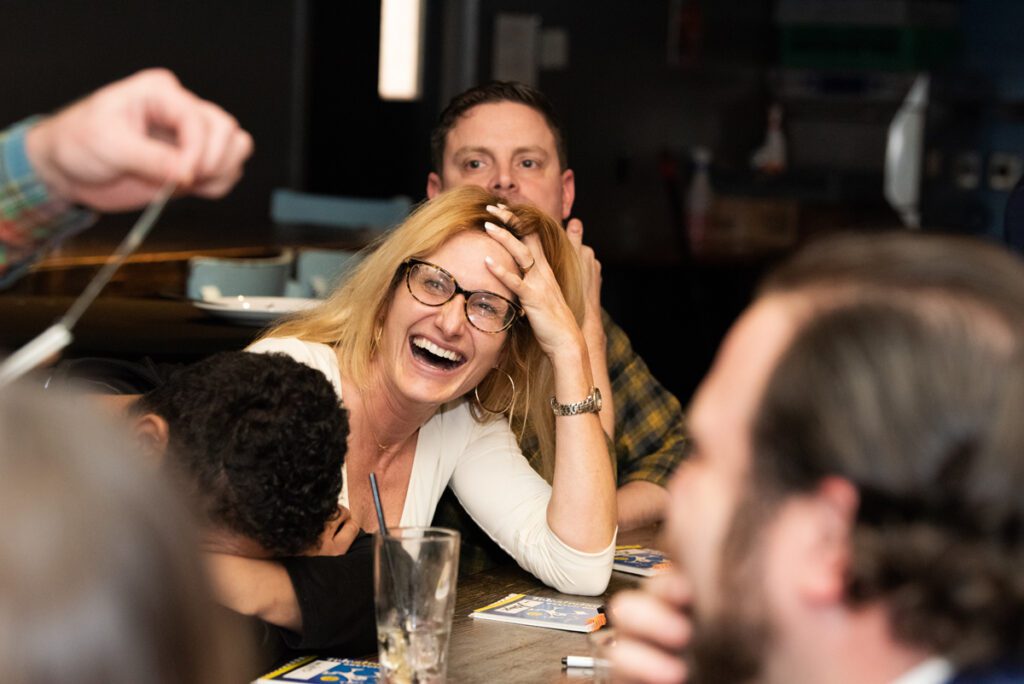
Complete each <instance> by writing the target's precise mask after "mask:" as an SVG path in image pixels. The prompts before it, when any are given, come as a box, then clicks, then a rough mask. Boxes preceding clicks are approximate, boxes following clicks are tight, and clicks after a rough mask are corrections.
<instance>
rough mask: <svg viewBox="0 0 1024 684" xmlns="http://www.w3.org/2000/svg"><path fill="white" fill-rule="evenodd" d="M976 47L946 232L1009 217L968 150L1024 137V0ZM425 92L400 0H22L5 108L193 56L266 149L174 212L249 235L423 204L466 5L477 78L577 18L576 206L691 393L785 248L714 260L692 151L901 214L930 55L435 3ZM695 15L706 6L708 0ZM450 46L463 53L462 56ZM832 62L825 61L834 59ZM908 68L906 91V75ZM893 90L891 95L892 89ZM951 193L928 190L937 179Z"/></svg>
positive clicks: (15, 3)
mask: <svg viewBox="0 0 1024 684" xmlns="http://www.w3.org/2000/svg"><path fill="white" fill-rule="evenodd" d="M955 4H956V7H957V8H958V10H959V20H958V23H957V26H956V32H957V36H958V38H957V39H958V41H959V45H958V48H957V51H956V53H955V54H954V55H952V56H951V58H950V59H949V60H947V62H946V63H943V64H941V65H940V64H938V63H935V64H932V65H929V66H928V67H927V68H928V69H929V70H930V71H932V72H933V74H934V76H935V80H934V83H935V88H934V92H935V107H934V111H935V117H934V120H933V121H932V124H934V125H933V126H932V129H933V132H932V133H930V137H929V146H930V147H931V148H934V149H935V150H938V151H939V152H942V153H944V155H945V156H944V159H946V160H947V161H946V163H945V166H942V168H941V169H940V171H939V172H938V173H937V175H935V176H934V177H933V178H931V179H929V180H928V181H927V182H926V188H925V189H926V192H930V193H931V197H932V198H941V200H942V202H940V203H939V204H936V203H935V202H932V204H933V205H934V207H933V208H936V207H937V210H935V211H932V213H931V216H932V217H933V218H935V222H936V224H942V227H943V228H945V229H954V230H969V231H973V232H979V233H983V234H989V235H995V234H996V233H997V232H998V227H999V226H1000V225H1001V218H1002V215H1001V210H1002V205H1003V204H1004V203H1005V197H1006V193H1005V191H991V190H990V189H988V188H986V187H980V188H977V189H975V190H971V191H968V190H962V189H958V188H956V187H954V186H953V185H951V184H950V183H951V181H950V178H951V171H950V169H952V168H953V166H952V162H951V161H949V160H951V159H953V158H955V157H956V155H957V154H959V153H960V152H961V151H963V150H965V149H968V150H974V151H977V152H978V154H979V155H980V157H981V159H982V160H983V163H984V161H985V160H987V159H988V158H989V156H990V155H991V153H992V152H993V151H1009V152H1012V153H1017V154H1024V114H1022V112H1024V106H1021V104H1020V103H1022V102H1024V99H1022V93H1024V54H1022V52H1024V49H1022V48H1020V47H1019V43H1020V41H1019V40H1017V32H1018V31H1017V27H1019V26H1020V21H1018V19H1021V18H1022V16H1021V13H1022V11H1024V10H1022V7H1024V6H1022V4H1021V3H1019V2H1016V1H1015V0H963V2H959V3H955ZM427 6H428V20H427V31H426V35H427V45H426V49H425V58H426V65H425V77H424V94H423V98H422V99H421V100H420V101H419V102H416V103H389V102H382V101H381V100H379V98H378V97H377V94H376V74H377V50H378V33H379V3H377V2H374V1H371V0H360V1H357V2H337V1H336V0H256V1H245V2H243V1H242V0H217V1H214V2H210V1H209V0H206V1H204V2H200V1H199V0H175V1H173V2H172V1H170V0H149V1H147V2H144V3H142V2H137V3H125V2H118V3H115V2H108V1H104V0H94V1H92V2H76V1H72V0H65V1H57V0H51V1H48V2H42V1H40V0H5V2H3V3H2V4H0V59H2V61H3V63H4V65H5V67H6V68H5V74H4V77H3V85H4V88H3V91H2V95H0V121H2V122H12V121H15V120H18V119H19V118H21V117H23V116H25V115H27V114H30V113H35V112H44V111H47V110H50V109H52V108H54V107H56V106H58V105H59V104H60V103H63V102H66V101H67V100H69V99H70V98H73V97H76V96H78V95H81V94H83V93H85V92H88V91H89V90H91V89H93V88H95V87H97V86H99V85H100V84H103V83H105V82H109V81H111V80H114V79H116V78H119V77H121V76H124V75H126V74H128V73H131V72H132V71H134V70H136V69H139V68H143V67H146V66H153V65H162V66H167V67H169V68H171V69H173V70H174V71H175V72H176V73H177V74H178V75H179V76H180V78H181V79H182V81H183V82H184V83H185V84H186V85H187V86H188V87H190V88H192V89H193V90H195V91H196V92H198V93H199V94H200V95H202V96H204V97H207V98H209V99H212V100H214V101H216V102H218V103H220V104H222V105H223V106H224V107H225V108H226V109H228V110H229V111H231V112H232V113H234V114H236V115H237V117H238V118H239V119H240V121H241V122H242V123H243V125H244V126H245V127H246V128H248V129H249V130H250V131H251V132H252V133H253V135H254V137H255V139H256V154H255V155H254V157H253V159H252V161H251V163H250V164H249V166H248V168H247V173H246V176H245V178H244V180H243V181H242V183H240V185H239V186H238V188H237V189H236V190H235V191H234V192H233V193H232V195H231V196H229V197H228V198H227V199H225V200H224V201H220V202H205V201H200V200H191V201H183V202H177V203H175V204H174V205H173V206H172V207H171V208H170V216H169V217H168V221H167V223H168V224H173V223H174V222H175V221H177V222H179V223H180V222H181V221H189V222H193V223H195V224H196V225H204V226H208V227H209V230H211V231H223V232H229V233H230V232H232V231H234V233H236V234H242V232H243V231H245V230H247V229H249V227H251V226H252V225H253V224H254V223H257V222H258V223H260V224H261V225H264V224H269V218H268V204H269V194H270V191H271V190H272V189H273V188H275V187H280V186H291V187H295V188H299V189H306V190H311V191H314V192H321V193H327V194H338V195H354V196H366V197H388V196H392V195H397V194H404V195H408V196H410V197H412V198H414V199H417V200H418V199H420V198H422V196H423V190H424V181H425V175H426V173H427V171H428V170H429V153H428V144H427V138H428V134H429V131H430V129H431V127H432V125H433V122H434V120H435V118H436V116H437V114H438V112H439V111H440V109H441V108H442V107H443V105H444V103H445V101H446V99H447V97H448V95H449V94H450V93H449V92H448V90H446V89H450V87H451V82H452V77H451V68H450V67H451V64H450V62H451V60H452V55H453V54H458V51H457V50H456V49H455V47H453V46H456V45H457V43H458V38H459V35H458V32H453V30H452V22H451V16H452V15H453V14H455V15H457V14H458V13H459V12H461V11H463V10H465V8H466V7H470V8H472V9H473V10H474V11H473V12H472V13H470V14H469V15H468V16H470V17H471V23H472V24H473V29H474V31H473V32H472V33H473V34H474V35H476V40H475V51H474V54H475V55H476V58H475V59H473V60H471V61H472V64H462V65H461V66H462V67H466V69H464V70H465V71H468V72H469V73H473V74H475V76H476V80H487V79H489V78H490V77H491V75H492V73H493V67H494V64H493V60H492V54H493V50H494V27H495V22H496V20H497V18H498V16H499V14H501V13H509V12H513V13H529V14H534V15H537V16H538V17H539V20H540V22H541V26H542V27H543V28H557V29H563V30H564V31H565V34H566V36H567V37H568V53H567V54H568V61H567V64H566V65H565V66H564V67H562V68H557V69H547V70H541V71H540V72H539V74H538V80H537V85H538V86H539V87H540V88H541V89H542V90H544V91H545V92H546V93H547V94H548V95H549V96H550V98H551V99H552V100H553V102H554V103H555V106H556V108H557V109H558V110H559V111H560V113H561V115H562V118H563V120H564V123H565V126H566V129H567V131H568V138H569V149H570V159H571V164H572V166H573V168H574V169H575V171H576V173H577V186H578V199H577V204H576V207H575V211H574V213H575V214H576V215H577V216H579V217H580V218H581V219H583V221H584V223H585V226H586V234H587V241H588V242H589V243H590V244H592V245H593V246H594V247H595V248H596V249H597V251H598V255H599V257H600V258H601V259H602V262H603V263H604V266H605V270H604V274H605V287H604V299H605V302H606V307H607V308H608V309H609V310H610V311H611V312H612V314H613V316H614V317H615V318H616V319H617V320H618V321H619V322H620V324H621V325H622V326H623V327H624V328H625V329H626V330H627V332H628V333H629V334H630V336H631V338H632V339H633V342H634V344H635V346H636V347H637V348H638V349H639V350H640V351H641V353H642V354H643V355H644V357H645V358H647V360H648V362H649V363H650V365H651V367H652V368H653V369H654V371H655V374H656V375H657V376H658V377H659V378H661V379H663V381H664V382H665V384H666V385H667V386H669V387H670V389H673V390H674V391H676V393H677V394H678V395H679V396H680V398H682V399H684V400H686V399H687V398H688V397H689V395H690V393H691V391H692V389H693V387H694V386H695V384H696V382H697V380H698V379H699V377H700V376H701V374H702V373H703V372H704V371H705V369H706V367H707V365H708V363H709V362H710V359H711V356H712V353H713V350H714V348H715V346H716V345H717V343H718V341H719V339H720V337H721V335H722V333H723V331H724V330H725V329H726V327H727V326H728V324H729V323H730V322H731V321H732V319H733V318H734V316H735V315H736V313H737V312H738V311H739V310H740V309H741V308H742V306H743V305H744V303H745V302H746V301H747V299H748V298H749V295H750V292H751V288H752V286H753V284H754V283H755V282H756V279H757V278H758V276H759V275H760V273H761V272H762V271H763V269H764V268H766V267H767V266H768V265H770V264H771V263H772V262H773V261H774V260H776V259H777V258H779V256H780V253H779V252H772V253H758V254H734V255H724V256H723V255H719V257H718V258H710V259H708V258H705V259H696V260H694V259H691V258H690V256H689V255H688V253H687V250H686V243H685V240H684V238H683V236H684V228H683V226H684V223H683V219H682V216H683V214H684V212H685V207H684V203H683V199H684V196H685V189H686V186H687V183H688V180H689V174H690V162H689V155H690V150H691V148H692V147H693V146H695V145H698V144H699V145H706V146H708V147H709V148H710V149H711V150H712V151H713V153H714V159H715V161H714V164H713V168H712V181H713V185H714V187H715V189H716V191H718V192H719V193H721V194H722V195H727V194H729V195H739V196H761V197H768V198H773V199H780V200H785V201H792V202H795V203H798V204H799V206H800V217H801V218H800V234H801V235H807V234H811V233H814V232H817V231H818V230H820V229H834V228H844V227H860V228H864V227H866V226H881V225H893V224H894V223H895V217H894V215H893V214H892V212H891V211H889V210H888V209H887V208H886V207H885V204H884V202H883V200H882V193H881V168H882V166H881V164H882V153H883V151H884V135H885V131H886V128H887V126H888V122H889V120H890V119H891V116H892V113H893V112H894V111H895V110H896V108H897V107H898V105H899V100H900V98H901V97H902V93H903V92H905V87H904V86H905V84H908V83H909V81H910V79H911V78H912V77H913V75H914V73H915V70H914V69H910V68H907V67H906V65H903V67H900V66H899V65H895V66H894V65H890V68H878V66H877V65H875V66H871V67H869V68H852V69H851V68H845V69H835V68H831V67H829V66H828V65H827V64H826V62H828V60H829V59H832V58H833V57H835V55H833V54H830V53H829V52H828V51H827V50H826V51H825V52H820V53H819V54H818V55H817V57H816V58H817V59H818V60H819V63H818V64H811V66H810V67H807V66H806V65H804V66H803V67H801V68H796V67H795V66H794V64H793V61H792V60H793V55H792V54H791V53H787V52H786V51H785V50H784V49H783V40H782V38H783V35H784V30H785V27H783V26H780V24H779V22H778V19H777V16H776V13H777V10H778V8H779V6H780V2H776V1H772V0H715V1H711V0H646V1H644V2H627V1H625V0H562V1H561V2H558V3H553V2H542V1H541V0H428V3H427ZM680 8H684V9H686V10H687V11H691V10H695V11H696V16H697V17H698V18H699V21H698V26H697V29H698V30H697V34H696V35H697V39H696V41H695V42H693V43H692V44H689V45H688V44H686V40H683V45H681V46H680V47H677V48H676V53H675V56H676V57H679V55H680V54H684V57H685V58H684V59H672V55H671V49H670V44H671V42H672V40H671V39H670V36H672V31H677V34H676V35H675V38H676V39H678V38H679V34H678V27H673V24H672V23H671V22H672V20H673V17H676V18H677V17H678V15H677V14H675V12H676V11H678V10H679V9H680ZM691 16H692V15H691ZM446 59H447V60H448V61H449V64H447V66H446V64H445V60H446ZM812 61H813V60H812ZM878 84H882V86H887V87H888V90H886V88H885V87H881V86H879V85H878ZM879 93H881V94H879ZM772 101H779V102H781V103H782V104H783V105H784V106H785V108H786V124H785V130H786V133H787V136H788V142H789V151H790V159H791V165H790V168H789V169H788V170H787V173H786V174H785V175H784V176H783V177H782V178H780V179H774V180H770V181H765V179H763V178H757V177H755V176H754V175H753V174H751V173H750V171H749V167H748V159H749V155H750V153H751V151H752V150H753V149H754V148H755V147H756V146H757V145H758V144H759V143H760V141H761V139H762V137H763V132H764V125H765V110H766V108H767V106H768V104H769V103H770V102H772ZM926 200H927V197H926Z"/></svg>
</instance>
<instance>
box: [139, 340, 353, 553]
mask: <svg viewBox="0 0 1024 684" xmlns="http://www.w3.org/2000/svg"><path fill="white" fill-rule="evenodd" d="M136 410H138V411H151V412H153V413H156V414H157V415H159V416H161V417H163V418H164V420H166V421H167V424H168V428H169V454H168V457H167V458H166V459H165V464H166V466H165V467H167V468H168V469H169V470H170V471H171V472H172V473H173V474H174V475H176V476H177V478H178V479H179V480H181V481H182V482H183V483H184V486H185V488H186V489H187V490H189V491H190V492H191V494H192V495H193V496H194V497H195V499H196V500H197V501H199V502H200V505H201V507H202V509H203V514H204V516H205V518H206V522H207V523H209V524H212V525H215V526H221V527H223V528H225V529H227V530H229V531H232V532H235V533H238V534H241V535H245V536H247V537H249V538H251V539H253V540H255V541H256V542H258V543H259V544H260V545H261V546H262V547H263V548H264V549H265V550H267V551H268V552H269V553H271V554H272V555H274V556H292V555H297V554H299V553H302V552H303V551H306V550H308V549H310V548H312V547H313V546H314V545H315V544H316V543H317V541H318V540H319V538H320V535H321V533H322V532H323V530H324V527H325V526H326V525H327V523H328V522H329V521H330V520H332V519H334V518H336V517H337V515H338V508H337V506H338V494H339V493H340V492H341V484H342V482H341V477H342V476H341V466H342V463H343V461H344V458H345V451H346V440H347V438H348V415H347V412H346V411H345V409H344V408H342V407H341V406H340V405H339V401H338V396H337V394H336V393H335V391H334V388H333V387H332V386H331V384H330V382H329V381H328V380H327V378H325V377H324V375H323V374H322V373H320V372H318V371H316V370H314V369H312V368H309V367H308V366H306V365H304V364H302V363H299V362H298V361H295V360H294V359H292V358H290V357H288V356H285V355H283V354H252V353H249V352H225V353H221V354H217V355H215V356H211V357H210V358H208V359H205V360H203V361H200V362H198V363H195V364H193V365H190V366H186V367H184V368H182V369H179V370H177V371H175V372H174V373H173V374H172V375H170V377H169V378H168V379H167V381H166V382H165V383H164V384H163V385H162V386H160V387H158V388H157V389H155V390H153V391H151V392H149V393H148V394H146V395H144V396H143V397H142V399H141V400H140V401H139V405H138V406H137V408H136Z"/></svg>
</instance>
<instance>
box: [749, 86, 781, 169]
mask: <svg viewBox="0 0 1024 684" xmlns="http://www.w3.org/2000/svg"><path fill="white" fill-rule="evenodd" d="M750 166H751V167H753V168H754V170H756V171H761V172H762V173H765V174H768V175H769V176H773V175H775V174H778V173H782V172H783V171H785V170H786V138H785V136H783V134H782V107H781V106H779V105H778V104H773V105H772V106H771V107H769V108H768V129H767V130H766V131H765V134H764V143H763V144H762V145H761V147H759V148H757V150H756V151H755V152H754V156H752V157H751V158H750Z"/></svg>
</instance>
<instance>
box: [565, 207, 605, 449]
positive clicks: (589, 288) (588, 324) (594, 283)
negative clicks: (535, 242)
mask: <svg viewBox="0 0 1024 684" xmlns="http://www.w3.org/2000/svg"><path fill="white" fill-rule="evenodd" d="M565 232H566V234H567V235H568V236H569V242H570V243H571V244H572V247H573V249H574V250H576V256H577V257H578V258H579V260H580V270H581V272H582V275H583V283H582V285H583V298H584V304H585V308H584V313H583V325H582V326H580V329H581V330H582V332H583V340H584V341H585V342H586V343H587V353H588V354H589V355H590V372H591V373H592V374H593V375H594V383H595V384H596V385H597V387H598V389H600V390H601V399H602V404H603V405H602V407H601V413H600V418H601V428H602V429H603V430H604V433H605V434H606V435H608V438H609V439H611V440H614V439H615V397H614V396H613V395H612V381H611V377H610V376H609V374H608V338H607V337H606V336H605V333H604V321H602V320H601V262H600V261H598V260H597V257H596V256H594V250H593V249H591V248H590V247H587V246H586V245H585V244H583V222H582V221H580V220H579V219H575V218H574V219H569V224H568V225H567V226H566V228H565Z"/></svg>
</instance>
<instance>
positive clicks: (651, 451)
mask: <svg viewBox="0 0 1024 684" xmlns="http://www.w3.org/2000/svg"><path fill="white" fill-rule="evenodd" d="M602 322H603V323H604V330H605V336H606V337H607V340H608V347H607V357H608V375H609V376H610V378H611V382H612V395H613V396H614V400H615V439H614V450H615V457H616V467H617V472H618V476H617V478H618V484H619V486H620V487H621V486H622V485H624V484H626V483H627V482H635V481H638V480H640V481H645V482H653V483H655V484H658V485H662V486H664V485H665V484H666V483H667V482H668V479H669V477H670V476H671V475H672V473H673V471H675V469H676V466H678V465H679V463H680V461H682V459H683V456H684V455H685V447H686V431H685V426H684V422H683V409H682V407H681V406H680V404H679V400H678V399H676V398H675V397H674V396H673V395H672V393H671V392H669V391H668V390H666V389H665V388H664V387H662V386H661V383H659V382H658V381H657V380H655V379H654V376H652V375H651V371H650V370H649V369H648V368H647V364H646V363H644V360H643V359H641V358H640V356H639V355H637V353H636V352H635V351H633V346H632V345H631V344H630V342H629V337H628V336H627V335H626V333H625V331H624V330H622V328H620V327H619V326H618V325H617V324H616V323H615V321H613V320H612V319H611V316H609V315H608V312H606V311H602ZM519 446H520V448H521V449H522V450H523V454H524V455H525V456H526V458H527V460H529V462H530V465H532V466H533V467H534V469H537V470H539V464H540V449H539V446H538V442H537V438H536V437H535V436H533V435H530V434H528V435H526V436H525V437H524V439H523V440H521V441H520V444H519ZM434 524H435V525H439V526H441V527H450V528H452V529H456V530H459V531H460V532H461V533H462V551H461V558H460V559H459V572H460V573H461V574H472V573H474V572H479V571H481V570H485V569H487V568H489V567H493V566H494V565H498V564H502V563H508V562H509V557H508V556H507V555H506V554H505V552H504V551H502V550H501V549H500V548H499V547H498V545H497V544H495V543H494V542H493V541H492V540H491V539H490V537H488V536H487V534H486V533H485V532H484V531H483V530H481V529H480V528H479V527H478V526H477V525H476V523H474V522H473V520H472V518H470V517H469V514H468V513H466V511H465V509H463V508H462V506H461V505H460V504H459V502H458V501H457V500H456V498H455V496H454V495H453V494H452V492H451V490H448V491H446V492H445V494H444V496H443V497H441V501H440V502H439V503H438V506H437V512H436V514H435V515H434Z"/></svg>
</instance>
